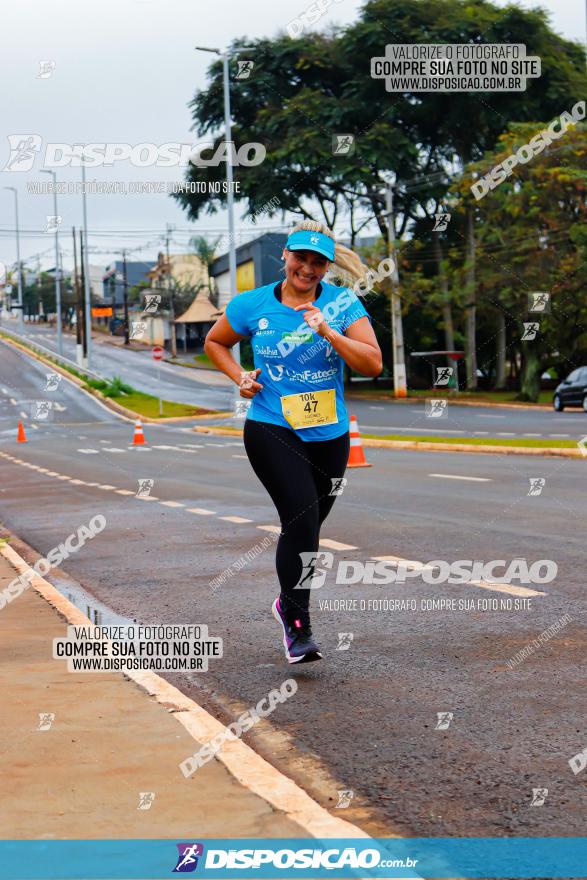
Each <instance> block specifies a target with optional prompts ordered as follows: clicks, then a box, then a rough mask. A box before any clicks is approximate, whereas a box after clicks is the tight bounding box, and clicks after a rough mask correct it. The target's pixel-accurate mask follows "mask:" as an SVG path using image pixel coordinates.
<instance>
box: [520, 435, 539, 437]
mask: <svg viewBox="0 0 587 880" xmlns="http://www.w3.org/2000/svg"><path fill="white" fill-rule="evenodd" d="M522 437H542V434H522Z"/></svg>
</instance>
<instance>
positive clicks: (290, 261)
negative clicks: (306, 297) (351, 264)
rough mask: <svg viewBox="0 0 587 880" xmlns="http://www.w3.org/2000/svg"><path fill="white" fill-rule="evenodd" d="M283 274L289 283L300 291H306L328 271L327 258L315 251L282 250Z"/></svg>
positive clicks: (311, 288) (314, 285)
mask: <svg viewBox="0 0 587 880" xmlns="http://www.w3.org/2000/svg"><path fill="white" fill-rule="evenodd" d="M283 257H284V259H285V276H286V278H287V281H288V283H289V284H291V286H292V287H294V288H295V289H296V290H298V291H300V293H308V292H309V291H311V290H313V288H315V287H316V285H317V284H318V282H319V281H321V280H322V279H323V278H324V276H325V275H326V272H327V271H328V260H327V259H326V257H323V256H322V254H317V253H316V252H315V251H288V250H287V248H286V249H285V250H284V251H283Z"/></svg>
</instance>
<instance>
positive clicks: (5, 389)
mask: <svg viewBox="0 0 587 880" xmlns="http://www.w3.org/2000/svg"><path fill="white" fill-rule="evenodd" d="M9 393H10V392H9V391H8V388H5V387H4V385H3V386H2V394H9Z"/></svg>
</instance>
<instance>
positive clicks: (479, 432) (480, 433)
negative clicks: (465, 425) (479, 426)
mask: <svg viewBox="0 0 587 880" xmlns="http://www.w3.org/2000/svg"><path fill="white" fill-rule="evenodd" d="M473 434H475V435H476V436H479V437H487V436H488V435H489V431H473Z"/></svg>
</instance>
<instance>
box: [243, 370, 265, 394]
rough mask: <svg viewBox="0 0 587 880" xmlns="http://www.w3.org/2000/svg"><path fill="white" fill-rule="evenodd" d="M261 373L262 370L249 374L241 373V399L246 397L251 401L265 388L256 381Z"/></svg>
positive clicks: (252, 371)
mask: <svg viewBox="0 0 587 880" xmlns="http://www.w3.org/2000/svg"><path fill="white" fill-rule="evenodd" d="M260 372H261V370H260V368H258V369H256V370H251V371H250V372H249V373H246V372H244V371H243V372H241V380H240V383H239V388H240V395H241V397H246V398H247V399H249V400H250V398H251V397H254V396H255V394H258V393H259V391H261V390H262V388H263V386H262V385H261V384H259V382H257V381H256V380H257V378H258V376H259V373H260Z"/></svg>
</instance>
